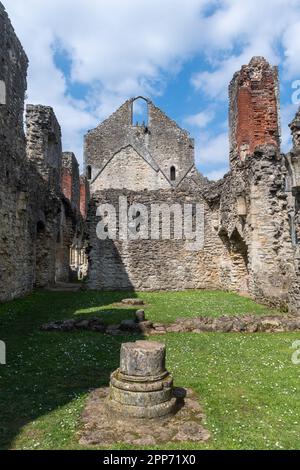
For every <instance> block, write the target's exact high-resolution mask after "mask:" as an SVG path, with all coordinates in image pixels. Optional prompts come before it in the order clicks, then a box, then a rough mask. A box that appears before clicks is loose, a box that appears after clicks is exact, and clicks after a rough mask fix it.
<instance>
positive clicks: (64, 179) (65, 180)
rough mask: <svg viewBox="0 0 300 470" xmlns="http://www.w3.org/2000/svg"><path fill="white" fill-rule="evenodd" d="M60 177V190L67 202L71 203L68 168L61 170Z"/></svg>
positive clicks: (70, 184) (70, 178)
mask: <svg viewBox="0 0 300 470" xmlns="http://www.w3.org/2000/svg"><path fill="white" fill-rule="evenodd" d="M61 171H62V175H61V189H62V192H63V193H64V195H65V196H66V198H67V199H69V201H70V202H71V201H72V175H71V174H70V172H69V170H68V168H62V170H61Z"/></svg>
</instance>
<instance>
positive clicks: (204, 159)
mask: <svg viewBox="0 0 300 470" xmlns="http://www.w3.org/2000/svg"><path fill="white" fill-rule="evenodd" d="M228 155H229V138H228V132H221V133H219V134H217V135H213V134H212V133H210V132H207V133H202V134H201V135H200V137H199V139H196V163H197V165H199V167H200V168H201V166H202V165H205V166H206V167H208V166H210V167H214V166H215V165H216V164H218V165H219V166H220V167H224V166H226V165H227V164H228Z"/></svg>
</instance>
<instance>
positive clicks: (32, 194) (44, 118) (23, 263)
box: [0, 3, 84, 301]
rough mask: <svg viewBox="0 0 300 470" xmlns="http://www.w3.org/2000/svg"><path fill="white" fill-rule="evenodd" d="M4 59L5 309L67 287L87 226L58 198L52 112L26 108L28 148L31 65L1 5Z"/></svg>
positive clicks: (1, 209)
mask: <svg viewBox="0 0 300 470" xmlns="http://www.w3.org/2000/svg"><path fill="white" fill-rule="evenodd" d="M0 58H1V64H2V65H1V67H0V218H1V221H2V223H1V227H0V256H1V265H0V301H6V300H9V299H12V298H15V297H19V296H21V295H25V294H27V293H29V292H31V291H32V289H33V287H34V286H38V287H42V286H46V285H49V284H53V283H54V282H55V281H56V280H59V279H60V280H68V279H69V274H70V267H69V251H70V246H71V245H72V244H75V245H76V243H77V240H80V243H81V245H82V238H83V237H84V235H83V234H84V224H83V220H82V219H81V217H80V216H79V211H78V212H76V211H74V210H73V208H72V206H71V203H70V201H68V199H67V198H65V197H64V196H63V194H62V191H61V181H60V175H61V153H62V152H61V131H60V126H59V124H58V122H57V119H56V117H55V114H54V112H53V110H52V108H50V107H46V106H33V105H29V106H28V107H27V115H26V124H27V136H26V137H27V139H26V141H25V135H24V126H23V112H24V99H25V91H26V75H27V65H28V62H27V57H26V54H25V53H24V51H23V49H22V46H21V44H20V42H19V40H18V39H17V37H16V35H15V32H14V30H13V27H12V25H11V23H10V21H9V18H8V16H7V14H6V12H5V9H4V7H3V5H2V4H1V3H0ZM26 142H27V147H26ZM77 200H78V204H77V205H79V181H78V191H77Z"/></svg>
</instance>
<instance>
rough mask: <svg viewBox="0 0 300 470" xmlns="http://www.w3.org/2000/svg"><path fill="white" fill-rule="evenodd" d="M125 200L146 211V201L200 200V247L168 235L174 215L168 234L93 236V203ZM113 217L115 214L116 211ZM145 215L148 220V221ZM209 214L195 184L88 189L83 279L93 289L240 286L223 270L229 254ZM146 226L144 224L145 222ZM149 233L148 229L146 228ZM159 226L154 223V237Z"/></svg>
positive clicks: (148, 203) (97, 219) (95, 219)
mask: <svg viewBox="0 0 300 470" xmlns="http://www.w3.org/2000/svg"><path fill="white" fill-rule="evenodd" d="M120 196H122V197H127V204H128V207H129V205H130V204H133V203H135V204H143V205H145V207H147V209H148V214H149V215H150V214H151V207H150V206H151V205H152V204H157V205H161V204H168V205H169V206H170V207H171V206H172V205H173V204H180V205H181V207H182V208H183V206H184V204H187V203H189V204H196V203H198V204H200V205H203V207H204V219H205V223H204V229H205V233H204V240H205V244H204V247H203V248H201V249H200V250H197V251H190V250H188V249H187V246H186V240H185V239H181V240H176V239H174V217H173V216H171V239H170V240H162V239H160V240H153V239H149V240H127V241H123V240H109V239H107V240H100V239H99V238H98V237H97V233H96V230H97V224H98V223H99V222H100V217H98V216H97V215H96V213H97V207H98V205H99V204H105V203H109V204H112V205H113V206H114V207H115V208H116V210H117V215H118V213H119V197H120ZM117 220H119V219H118V217H117ZM150 222H151V220H149V224H150ZM214 224H215V217H214V214H213V211H212V210H210V208H209V206H208V204H207V203H206V202H205V200H204V199H203V197H202V195H201V190H200V188H198V189H197V190H196V189H195V190H191V189H188V190H180V189H178V190H177V191H176V192H175V191H173V190H170V189H169V190H160V191H142V192H133V191H128V190H115V189H114V190H106V191H98V192H96V193H94V195H93V198H92V202H91V204H90V207H89V214H88V231H89V279H88V285H89V287H90V288H93V289H103V290H115V289H137V290H161V289H163V290H182V289H196V288H200V289H201V288H215V289H217V288H222V287H223V286H224V285H225V283H227V284H228V285H230V287H232V288H233V289H236V290H244V286H243V283H244V279H243V278H239V277H238V276H236V277H234V278H233V277H231V278H230V279H229V277H230V276H228V271H229V272H231V270H232V259H231V256H230V253H229V251H228V248H227V246H226V245H225V244H224V243H223V241H222V239H221V238H220V237H219V236H218V234H217V232H216V230H215V228H214ZM149 226H150V225H149ZM149 234H150V232H149ZM161 234H162V226H161V227H160V237H161Z"/></svg>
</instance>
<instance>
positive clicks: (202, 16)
mask: <svg viewBox="0 0 300 470" xmlns="http://www.w3.org/2000/svg"><path fill="white" fill-rule="evenodd" d="M2 2H3V3H4V5H5V6H6V8H7V10H8V13H9V15H10V17H11V19H12V21H13V24H14V26H15V29H16V32H17V34H18V36H19V37H20V39H21V41H22V43H23V45H24V48H25V50H26V52H27V54H28V56H29V59H30V68H29V77H28V84H29V88H28V101H29V102H32V103H42V104H47V105H51V106H53V107H54V109H55V112H56V114H57V116H58V119H59V121H60V122H61V125H62V130H63V136H64V142H63V144H64V148H65V149H70V150H75V151H76V153H77V156H78V157H79V159H80V160H82V138H83V134H84V133H85V132H86V130H87V129H89V128H91V127H94V126H95V125H96V124H97V123H98V122H100V121H101V120H102V119H104V118H105V117H107V116H108V115H109V114H110V113H111V112H112V111H114V110H115V109H116V107H118V106H119V105H120V104H121V103H122V102H123V101H124V100H125V99H127V98H128V97H130V96H135V95H140V94H142V95H143V94H144V95H148V96H150V97H152V98H154V99H155V97H158V96H163V94H164V92H165V89H166V87H167V86H168V83H169V80H170V79H172V78H173V77H175V76H176V75H178V73H179V72H180V71H181V70H182V67H184V65H185V63H186V62H187V61H190V60H192V59H193V58H195V57H198V59H199V58H200V59H201V60H200V62H201V64H202V66H201V70H197V69H196V70H194V71H193V73H192V76H191V77H190V83H191V86H192V87H193V88H194V90H195V96H194V97H196V99H198V98H197V97H199V102H200V100H201V98H202V97H204V96H205V97H206V99H207V100H208V104H207V103H206V106H208V108H209V109H213V106H212V105H213V104H216V103H222V102H224V100H225V99H227V86H228V82H229V80H230V79H231V77H232V75H233V73H234V72H235V71H237V70H239V69H240V67H241V65H242V64H243V63H248V62H249V60H250V58H251V56H253V55H264V56H265V57H266V58H267V59H268V60H269V61H270V62H272V63H274V64H276V63H279V62H282V63H283V74H284V77H285V78H288V79H296V78H300V65H299V64H300V62H299V60H298V58H299V53H300V49H299V48H300V46H299V29H300V2H299V0H272V1H271V0H251V2H241V1H240V0H187V1H186V2H184V3H183V2H182V0H164V1H161V0H143V1H140V0H126V1H124V0H43V1H41V0H26V2H24V0H2ZM58 50H60V51H63V52H64V53H65V55H66V57H67V58H68V66H69V70H68V73H66V71H65V70H64V71H63V72H62V70H60V68H59V67H58V64H57V61H56V60H55V55H56V54H57V51H58ZM198 63H199V61H198ZM297 75H298V76H297ZM77 85H79V86H84V87H86V93H85V94H84V95H83V96H81V97H80V99H78V98H77V97H76V96H74V94H72V89H74V87H76V86H77ZM188 93H192V91H191V90H187V94H188ZM210 100H211V102H210ZM183 114H184V111H183ZM214 118H215V116H213V111H211V113H207V112H206V111H205V112H204V111H203V110H202V109H199V112H198V113H196V114H194V115H190V116H189V117H188V118H186V119H188V121H186V122H187V123H188V124H189V125H190V126H192V127H198V128H201V129H204V130H205V131H207V132H208V133H206V132H205V133H204V134H205V135H206V140H204V137H202V138H201V139H202V140H201V142H200V144H199V147H200V154H199V157H198V158H197V159H198V163H199V162H200V161H201V155H202V157H203V158H204V159H205V161H206V162H207V161H208V159H211V164H212V162H214V163H215V165H216V167H220V168H224V158H225V157H224V152H225V151H226V149H228V145H227V144H226V141H227V140H228V139H227V134H226V136H225V132H224V133H223V132H220V129H218V130H214V129H213V128H211V127H210V126H211V124H212V122H213V119H214ZM208 136H209V137H208ZM204 145H205V146H206V147H203V146H204ZM226 158H228V155H227V156H226ZM212 171H213V170H212Z"/></svg>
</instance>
